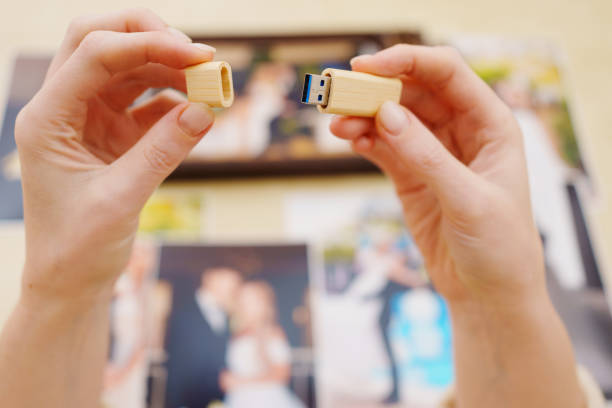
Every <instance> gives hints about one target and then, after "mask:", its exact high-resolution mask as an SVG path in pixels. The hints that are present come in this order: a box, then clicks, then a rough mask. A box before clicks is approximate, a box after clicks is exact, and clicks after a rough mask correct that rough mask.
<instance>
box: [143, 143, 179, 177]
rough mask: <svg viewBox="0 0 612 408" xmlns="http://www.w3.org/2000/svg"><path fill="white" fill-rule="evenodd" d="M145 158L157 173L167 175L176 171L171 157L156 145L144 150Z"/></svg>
mask: <svg viewBox="0 0 612 408" xmlns="http://www.w3.org/2000/svg"><path fill="white" fill-rule="evenodd" d="M144 157H145V160H146V162H147V163H148V165H149V167H150V168H151V169H152V170H153V171H155V172H158V173H163V174H166V173H170V172H171V171H172V170H173V169H174V161H173V160H172V157H171V155H170V154H169V153H168V152H167V151H165V150H163V149H162V148H160V147H159V146H157V145H156V144H151V145H149V146H148V147H147V148H145V149H144Z"/></svg>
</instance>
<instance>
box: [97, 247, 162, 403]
mask: <svg viewBox="0 0 612 408" xmlns="http://www.w3.org/2000/svg"><path fill="white" fill-rule="evenodd" d="M158 255H159V251H158V247H157V246H156V245H155V244H153V243H152V242H149V241H145V240H142V239H141V240H137V242H136V243H135V245H134V249H133V251H132V256H131V258H130V261H129V263H128V265H127V266H126V268H125V271H124V273H123V274H122V275H121V277H120V278H119V280H118V281H117V283H116V284H115V291H114V295H113V301H112V304H111V310H110V322H111V323H110V341H109V354H108V363H107V366H106V370H105V374H104V387H103V393H102V407H104V408H123V407H133V408H145V407H148V406H149V405H147V393H148V390H147V378H148V377H149V369H150V365H151V362H152V357H153V353H154V351H155V350H158V349H159V348H160V346H161V336H160V328H159V327H157V326H156V323H157V322H158V321H159V319H155V310H156V293H155V292H156V286H157V263H158Z"/></svg>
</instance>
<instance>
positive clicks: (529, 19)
mask: <svg viewBox="0 0 612 408" xmlns="http://www.w3.org/2000/svg"><path fill="white" fill-rule="evenodd" d="M126 5H130V6H146V7H149V8H151V9H153V10H154V11H156V12H158V13H159V14H160V15H161V16H162V17H163V18H164V19H165V20H166V21H167V22H168V23H170V24H171V25H173V26H175V27H177V28H181V29H183V30H185V31H188V32H199V33H206V32H223V33H229V34H231V33H237V32H252V31H258V32H262V31H264V32H285V31H317V30H324V31H328V32H329V31H332V30H337V31H343V30H351V31H354V30H363V29H376V28H384V29H390V28H421V29H423V30H426V31H427V33H429V34H430V37H431V38H434V39H436V38H444V36H445V35H448V34H452V33H457V32H467V33H496V34H509V35H513V36H519V37H527V36H538V37H544V38H548V39H551V40H553V41H555V42H556V43H557V44H559V45H560V46H561V47H562V48H563V49H564V50H565V52H566V53H567V55H568V57H569V58H568V59H569V64H568V75H569V78H570V80H571V81H570V83H569V84H570V86H571V91H572V96H573V102H574V105H575V108H576V111H577V112H576V113H577V114H578V119H579V123H578V127H579V130H580V131H582V132H581V133H582V138H581V141H582V142H583V146H582V147H583V149H584V151H585V155H586V156H587V159H590V164H591V168H592V170H593V171H594V174H595V176H596V178H597V182H598V185H599V187H600V189H601V191H600V193H601V197H602V198H603V200H602V201H601V203H599V206H598V207H597V208H595V209H594V210H593V211H592V212H591V214H590V218H591V222H592V226H593V229H594V231H593V232H594V233H595V235H596V236H597V237H598V240H597V241H598V247H599V250H600V253H601V254H602V255H603V254H604V253H608V254H609V253H612V207H609V206H606V202H607V201H606V200H605V197H606V196H609V195H610V194H611V193H612V160H610V158H609V157H608V155H612V137H610V135H609V129H612V108H611V106H612V104H611V103H610V98H611V96H612V79H611V72H612V68H611V67H612V1H610V0H591V1H562V0H512V1H504V2H501V1H483V0H462V1H457V0H449V1H442V0H422V1H408V0H398V1H392V0H378V1H375V2H371V3H366V2H361V1H355V0H353V1H347V0H342V1H329V0H328V1H323V0H310V1H293V0H281V1H255V0H234V1H223V0H221V1H216V2H213V1H208V0H199V1H183V2H180V1H168V0H165V1H161V0H156V1H139V2H128V1H125V0H123V1H118V0H105V1H95V2H87V1H83V0H78V1H77V0H74V1H67V0H65V1H53V0H39V1H30V0H17V1H8V0H5V1H4V2H3V4H2V5H1V6H0V34H1V35H0V95H1V96H2V97H0V100H2V98H3V96H4V95H5V94H6V81H7V80H8V78H9V75H10V67H11V63H12V61H11V57H12V56H13V55H14V52H15V51H16V50H26V51H47V52H48V51H51V50H53V49H54V48H55V47H56V46H57V44H58V43H59V42H60V40H61V38H62V36H63V33H64V30H65V28H66V26H67V24H68V22H69V21H70V19H71V18H72V17H73V16H76V15H78V14H82V13H91V12H99V11H104V10H112V9H117V8H123V7H125V6H126ZM381 183H384V181H382V180H381V179H380V178H379V177H375V176H369V177H366V178H362V177H348V178H347V177H333V178H327V179H323V180H321V179H307V180H306V179H305V180H299V181H292V182H288V181H286V180H284V181H274V180H262V181H257V182H254V183H246V182H240V183H220V182H216V183H207V184H202V187H203V188H205V189H206V190H207V191H208V192H210V193H211V197H212V198H213V202H214V204H215V205H214V206H215V212H216V214H215V221H214V226H215V228H214V231H215V234H214V236H216V237H218V238H250V237H251V238H252V237H254V236H260V235H261V236H264V237H265V238H268V239H270V238H272V239H274V238H276V237H278V236H280V233H281V228H282V220H281V218H280V209H281V200H282V195H283V193H284V192H285V191H287V190H297V189H301V188H325V189H335V190H338V189H342V188H355V187H361V186H362V185H363V186H364V188H376V187H377V186H378V185H380V184H381ZM262 192H264V193H265V194H262ZM253 197H257V199H255V200H254V199H253ZM0 199H2V197H0ZM244 202H249V203H250V205H249V206H248V207H246V208H245V206H244V205H243V204H242V203H244ZM22 242H23V232H22V228H21V227H20V226H19V225H11V226H1V227H0V323H1V322H3V321H4V319H5V318H6V316H7V314H8V312H9V310H10V308H11V306H12V304H13V303H14V301H15V300H16V297H17V292H18V280H19V270H20V265H21V264H22V262H23V257H24V251H23V244H22ZM608 271H609V272H610V271H612V270H611V269H608Z"/></svg>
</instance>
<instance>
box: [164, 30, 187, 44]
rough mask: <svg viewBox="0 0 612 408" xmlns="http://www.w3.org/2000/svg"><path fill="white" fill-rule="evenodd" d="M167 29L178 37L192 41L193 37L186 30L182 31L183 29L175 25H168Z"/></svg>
mask: <svg viewBox="0 0 612 408" xmlns="http://www.w3.org/2000/svg"><path fill="white" fill-rule="evenodd" d="M166 31H167V32H168V33H170V34H172V35H173V36H175V37H176V38H179V39H181V40H183V41H185V42H191V38H189V36H188V35H187V34H185V33H184V32H182V31H181V30H177V29H176V28H174V27H168V28H166Z"/></svg>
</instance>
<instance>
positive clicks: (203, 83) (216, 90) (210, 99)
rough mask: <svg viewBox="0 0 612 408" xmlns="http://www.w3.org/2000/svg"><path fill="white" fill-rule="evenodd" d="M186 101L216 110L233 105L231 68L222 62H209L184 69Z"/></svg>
mask: <svg viewBox="0 0 612 408" xmlns="http://www.w3.org/2000/svg"><path fill="white" fill-rule="evenodd" d="M185 79H186V80H187V99H189V101H191V102H203V103H206V104H207V105H209V106H212V107H216V108H229V107H230V106H232V103H234V82H233V81H232V67H231V66H230V64H228V63H227V62H224V61H211V62H204V63H202V64H198V65H193V66H191V67H188V68H185Z"/></svg>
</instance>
